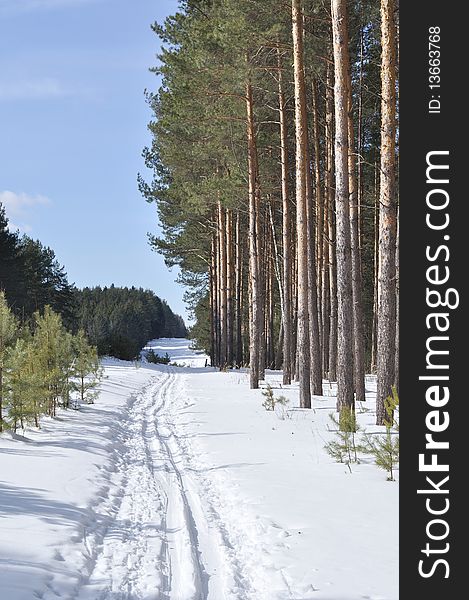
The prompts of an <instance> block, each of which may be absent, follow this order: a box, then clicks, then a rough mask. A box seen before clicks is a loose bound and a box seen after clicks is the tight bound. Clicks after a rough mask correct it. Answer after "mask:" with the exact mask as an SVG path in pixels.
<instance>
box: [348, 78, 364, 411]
mask: <svg viewBox="0 0 469 600" xmlns="http://www.w3.org/2000/svg"><path fill="white" fill-rule="evenodd" d="M348 143H349V152H348V171H349V199H350V241H351V250H352V295H353V350H354V354H353V362H354V364H353V368H354V371H353V373H354V386H355V401H357V402H364V401H365V331H364V323H363V297H362V265H361V256H360V227H359V211H358V189H357V178H356V176H355V162H356V161H355V154H354V147H355V142H354V131H353V106H352V83H351V81H350V75H349V93H348Z"/></svg>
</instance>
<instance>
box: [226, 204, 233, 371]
mask: <svg viewBox="0 0 469 600" xmlns="http://www.w3.org/2000/svg"><path fill="white" fill-rule="evenodd" d="M225 226H226V363H227V365H228V366H232V364H233V279H234V277H233V215H232V211H231V210H226V217H225Z"/></svg>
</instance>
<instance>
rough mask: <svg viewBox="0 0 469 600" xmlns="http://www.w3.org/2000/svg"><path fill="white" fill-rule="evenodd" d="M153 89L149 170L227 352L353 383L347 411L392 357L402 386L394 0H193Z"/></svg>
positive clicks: (204, 327)
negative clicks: (367, 376)
mask: <svg viewBox="0 0 469 600" xmlns="http://www.w3.org/2000/svg"><path fill="white" fill-rule="evenodd" d="M180 6H181V8H180V10H179V12H177V13H176V14H175V15H174V16H171V17H169V18H168V19H166V21H165V22H164V23H163V24H154V25H153V29H154V31H155V33H156V34H157V35H158V36H159V38H160V39H161V40H162V43H163V49H162V51H161V53H160V55H159V63H158V65H157V66H156V67H154V69H153V71H154V72H155V73H156V74H158V75H159V76H160V77H161V79H162V83H161V86H160V88H159V90H158V91H157V92H155V93H152V92H148V94H147V99H148V102H149V104H150V106H151V108H152V111H153V115H154V117H153V119H152V121H151V122H150V124H149V129H150V131H151V133H152V144H151V146H150V147H149V148H146V149H145V150H144V158H145V163H146V166H147V167H148V168H150V169H152V170H153V173H154V177H153V180H152V181H151V182H150V183H147V182H146V181H145V180H144V179H143V178H142V177H140V178H139V184H140V189H141V191H142V193H143V195H144V196H145V198H146V200H147V201H149V202H156V205H157V209H158V214H159V218H160V222H161V224H162V228H163V234H162V235H161V236H159V237H157V236H154V237H152V238H151V243H152V244H153V246H154V247H155V248H156V249H157V250H159V251H160V252H162V253H163V254H164V255H165V259H166V261H167V263H168V264H170V265H172V264H177V265H179V266H180V268H181V272H182V275H181V281H182V282H183V283H184V284H185V285H186V287H187V288H188V290H189V291H188V292H187V299H188V301H189V303H190V306H191V307H192V310H193V313H194V316H195V324H194V326H193V328H192V335H193V337H194V338H195V339H196V341H197V343H198V344H199V345H200V346H201V347H203V348H205V349H206V350H207V352H209V353H210V356H211V361H212V364H213V365H216V366H219V367H227V366H239V365H243V364H249V366H250V385H251V387H252V388H257V387H258V386H259V382H260V381H262V380H263V378H264V372H265V369H266V368H283V378H284V383H285V384H288V383H291V381H292V380H293V379H296V380H298V381H299V391H300V404H301V406H302V407H310V406H311V398H312V395H315V394H322V379H323V378H324V377H325V378H328V379H329V380H334V381H337V384H338V398H337V402H338V409H339V410H341V409H342V408H347V409H348V410H349V409H350V408H353V407H354V405H355V402H356V401H363V400H364V399H365V372H366V371H372V372H373V371H374V372H376V373H377V379H378V394H377V422H378V424H381V425H383V424H384V420H385V418H386V411H385V399H386V398H387V397H389V396H390V394H391V393H392V389H393V387H394V386H396V387H397V385H398V370H397V366H396V365H397V362H398V334H397V331H398V303H397V295H398V260H397V256H398V254H397V246H398V245H397V206H398V200H397V186H396V179H397V172H396V160H397V159H396V154H397V152H396V139H397V114H398V113H397V97H396V96H397V75H398V72H397V52H398V12H397V7H396V6H395V3H394V1H393V0H381V1H379V0H353V1H352V0H350V1H348V2H347V1H346V0H331V1H326V0H290V1H289V2H287V1H285V0H262V2H261V1H260V0H186V1H183V2H181V5H180Z"/></svg>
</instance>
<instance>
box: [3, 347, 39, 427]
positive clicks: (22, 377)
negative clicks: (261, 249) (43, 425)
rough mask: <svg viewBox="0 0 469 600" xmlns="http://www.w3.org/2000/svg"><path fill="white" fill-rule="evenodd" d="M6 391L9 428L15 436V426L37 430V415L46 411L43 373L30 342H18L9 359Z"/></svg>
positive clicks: (34, 348)
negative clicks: (29, 426) (31, 427)
mask: <svg viewBox="0 0 469 600" xmlns="http://www.w3.org/2000/svg"><path fill="white" fill-rule="evenodd" d="M7 364H8V375H7V377H6V388H7V394H8V396H7V398H8V425H9V427H11V429H12V430H13V431H14V432H15V433H16V431H17V429H18V427H21V428H22V429H24V428H25V426H26V425H34V426H36V427H39V423H40V416H41V415H42V414H44V412H45V411H46V404H45V402H44V399H45V398H46V395H47V389H46V384H45V375H46V374H45V373H44V371H43V370H42V369H41V365H40V362H39V360H38V357H37V353H36V347H35V344H34V342H33V341H32V340H29V341H26V340H24V339H19V340H17V342H16V345H15V346H14V348H12V350H11V352H10V353H9V356H8V363H7Z"/></svg>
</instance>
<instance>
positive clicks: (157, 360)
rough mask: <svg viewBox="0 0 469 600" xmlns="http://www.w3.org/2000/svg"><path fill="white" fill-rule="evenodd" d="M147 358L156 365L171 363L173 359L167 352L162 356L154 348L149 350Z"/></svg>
mask: <svg viewBox="0 0 469 600" xmlns="http://www.w3.org/2000/svg"><path fill="white" fill-rule="evenodd" d="M146 358H147V361H148V362H149V363H153V364H155V365H169V363H170V361H171V358H170V356H169V354H168V353H167V352H166V353H165V355H164V356H160V355H159V354H156V352H155V351H154V350H153V348H150V350H148V351H147V354H146Z"/></svg>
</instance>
